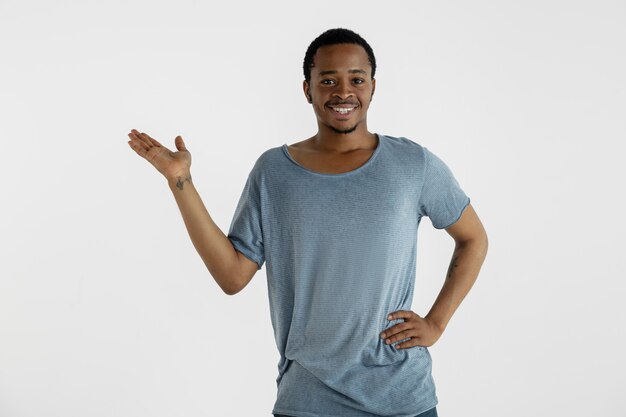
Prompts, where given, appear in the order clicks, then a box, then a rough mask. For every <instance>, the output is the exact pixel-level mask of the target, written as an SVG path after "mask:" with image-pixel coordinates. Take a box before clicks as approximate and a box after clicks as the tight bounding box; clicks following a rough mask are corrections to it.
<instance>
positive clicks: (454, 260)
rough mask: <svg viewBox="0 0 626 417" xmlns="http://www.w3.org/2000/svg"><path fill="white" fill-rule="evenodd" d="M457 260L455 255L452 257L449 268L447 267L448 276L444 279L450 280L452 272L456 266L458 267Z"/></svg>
mask: <svg viewBox="0 0 626 417" xmlns="http://www.w3.org/2000/svg"><path fill="white" fill-rule="evenodd" d="M457 259H459V257H458V256H456V255H454V256H453V257H452V261H450V266H449V267H448V274H447V275H446V278H450V276H452V270H453V269H454V268H456V267H457V266H459V265H458V264H457V263H456V261H457Z"/></svg>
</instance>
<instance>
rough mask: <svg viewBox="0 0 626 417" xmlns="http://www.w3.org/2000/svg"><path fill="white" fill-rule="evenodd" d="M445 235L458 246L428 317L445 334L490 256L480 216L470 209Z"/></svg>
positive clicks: (469, 207) (466, 210) (470, 207)
mask: <svg viewBox="0 0 626 417" xmlns="http://www.w3.org/2000/svg"><path fill="white" fill-rule="evenodd" d="M446 232H448V234H449V235H450V236H452V238H453V239H454V241H455V242H456V246H455V249H454V253H453V255H452V260H451V262H450V266H449V268H448V273H447V275H446V279H445V282H444V284H443V287H442V289H441V291H440V292H439V295H438V297H437V299H436V300H435V303H434V304H433V306H432V308H431V309H430V311H429V312H428V314H427V315H426V316H425V319H427V320H430V321H431V322H432V323H433V324H434V325H435V326H436V327H437V328H438V329H439V331H440V333H443V331H444V330H445V328H446V326H447V325H448V322H449V321H450V319H451V318H452V315H453V314H454V312H455V311H456V309H457V308H458V307H459V305H460V304H461V301H463V299H464V298H465V296H466V295H467V293H468V292H469V290H470V288H472V285H474V282H475V281H476V278H477V277H478V273H479V272H480V268H481V266H482V264H483V261H484V260H485V257H486V256H487V247H488V239H487V233H486V232H485V229H484V228H483V225H482V223H481V222H480V219H479V218H478V215H477V214H476V212H475V211H474V209H473V207H472V205H471V204H470V205H468V206H467V208H466V209H465V211H464V212H463V214H462V215H461V218H460V219H459V220H458V221H457V222H456V223H454V224H453V225H452V226H450V227H448V228H447V229H446Z"/></svg>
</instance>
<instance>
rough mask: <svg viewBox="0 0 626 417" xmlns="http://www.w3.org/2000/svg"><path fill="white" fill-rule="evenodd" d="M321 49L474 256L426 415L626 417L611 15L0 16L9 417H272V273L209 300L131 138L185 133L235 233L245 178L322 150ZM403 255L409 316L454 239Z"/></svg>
mask: <svg viewBox="0 0 626 417" xmlns="http://www.w3.org/2000/svg"><path fill="white" fill-rule="evenodd" d="M331 27H347V28H350V29H353V30H355V31H356V32H358V33H360V34H361V35H362V36H364V37H365V39H367V40H368V42H369V43H370V44H371V45H372V47H373V48H374V52H375V54H376V58H377V60H378V65H379V67H378V71H377V74H376V78H377V90H376V94H375V96H374V101H373V103H372V106H371V107H370V111H369V119H368V126H369V129H370V131H373V132H379V133H383V134H388V135H393V136H405V137H408V138H410V139H412V140H414V141H416V142H418V143H420V144H422V145H425V146H427V147H428V148H429V149H430V150H431V151H433V152H434V153H435V154H436V155H438V156H439V157H441V158H442V159H443V160H444V161H445V162H446V163H447V164H448V165H449V166H450V168H451V169H452V170H453V172H454V174H455V176H456V177H457V179H458V181H459V183H460V184H461V186H462V187H463V189H464V190H465V191H466V193H467V194H468V195H469V196H470V197H471V199H472V204H473V206H474V208H475V209H476V211H477V213H478V214H479V216H480V217H481V219H482V221H483V224H484V225H485V228H486V229H487V232H488V234H489V239H490V248H489V254H488V256H487V260H486V261H485V264H484V265H483V269H482V271H481V274H480V276H479V278H478V280H477V282H476V284H475V285H474V287H473V288H472V290H471V291H470V293H469V294H468V296H467V297H466V299H465V300H464V301H463V303H462V304H461V306H460V308H459V309H458V310H457V312H456V314H455V315H454V316H453V318H452V320H451V322H450V324H449V325H448V328H447V330H446V332H445V333H444V334H443V336H442V338H441V339H440V340H439V341H438V342H437V343H436V344H435V345H433V346H432V347H431V348H430V352H431V354H432V357H433V376H434V378H435V383H436V386H437V394H438V398H439V405H438V407H437V408H438V410H439V415H440V416H442V417H452V416H464V417H473V416H475V417H483V416H494V417H496V416H497V417H501V416H508V417H517V416H520V417H521V416H530V415H533V416H553V415H558V416H588V415H594V416H606V417H608V416H616V417H617V416H626V400H624V399H623V393H624V388H625V387H626V366H625V365H626V360H625V359H624V354H623V353H624V352H625V351H626V334H625V320H624V319H625V312H624V308H623V305H622V303H623V300H624V296H625V295H626V291H625V290H626V285H625V284H624V278H625V277H626V274H624V266H623V264H622V260H623V259H624V246H625V245H624V232H625V229H626V228H625V220H624V212H625V209H626V207H625V204H624V202H625V199H624V188H625V187H624V179H625V178H626V172H625V170H624V167H623V165H622V164H623V162H624V156H623V152H624V150H625V147H624V141H625V140H626V122H625V120H626V118H625V116H626V81H625V80H626V77H625V76H624V74H626V54H625V52H626V48H625V46H626V3H625V2H624V1H608V0H605V1H546V0H541V1H523V2H522V1H518V2H511V1H474V2H465V1H447V2H435V1H429V2H426V1H419V2H417V1H393V2H388V3H387V4H386V5H385V4H384V3H381V2H357V3H354V2H338V1H315V2H287V1H283V2H268V1H263V2H252V1H250V2H247V3H246V2H236V1H233V2H229V3H220V4H219V6H214V5H212V4H210V3H208V2H204V3H203V2H200V1H177V2H173V1H172V2H169V3H166V2H152V1H151V2H149V1H108V2H104V1H102V2H96V1H55V2H44V1H36V2H28V1H20V2H18V1H8V0H0V140H1V141H2V142H1V145H2V146H1V152H2V158H1V162H0V175H1V177H2V178H3V182H2V191H1V192H0V198H1V200H2V202H1V205H0V210H1V216H0V245H1V247H0V257H1V261H0V277H1V278H0V416H3V417H41V416H63V417H69V416H72V417H74V416H76V417H79V416H80V417H82V416H90V417H100V416H153V417H156V416H218V415H219V416H270V413H271V410H272V406H273V404H274V401H275V397H276V381H275V379H276V376H277V363H278V359H279V356H278V350H277V348H276V344H275V342H274V339H273V332H272V328H271V323H270V318H269V304H268V299H267V282H266V275H265V266H264V267H263V269H262V270H261V271H259V272H258V273H257V275H256V276H255V277H254V279H253V280H252V281H251V283H250V284H249V285H248V286H247V287H246V288H245V289H244V290H243V291H242V292H241V293H239V294H237V295H236V296H233V297H231V296H227V295H225V294H224V293H223V292H222V291H221V290H220V289H219V287H218V285H217V284H216V282H215V281H214V280H213V278H212V277H211V276H210V275H209V273H208V271H207V270H206V268H205V266H204V264H203V263H202V260H201V259H200V257H199V256H198V255H197V253H196V252H195V249H194V247H193V245H192V243H191V241H190V239H189V237H188V235H187V231H186V229H185V227H184V223H183V221H182V217H181V216H180V212H179V211H178V207H177V205H176V203H175V200H174V198H173V196H172V194H171V191H170V190H169V188H168V187H167V183H166V181H165V179H164V178H163V177H162V176H161V175H160V174H159V173H158V172H157V171H156V170H155V169H154V168H153V167H152V166H151V165H150V164H148V163H147V162H146V161H145V160H143V159H142V158H141V157H139V156H138V155H137V154H136V153H135V152H134V151H133V150H132V149H131V148H130V147H129V146H128V144H127V141H128V137H127V133H128V132H129V131H130V130H131V129H133V128H136V129H138V130H140V131H145V132H147V133H149V134H151V135H152V136H153V137H155V138H157V139H158V140H159V141H161V142H162V143H163V144H164V145H166V146H169V147H171V148H174V137H175V136H176V135H179V134H180V135H182V136H183V138H184V139H185V141H186V144H187V147H188V149H189V150H190V151H191V153H192V156H193V163H192V175H193V178H194V183H195V185H196V188H197V189H198V191H199V192H200V195H201V196H202V198H203V201H204V203H205V205H206V206H207V209H208V210H209V213H210V214H211V216H212V218H213V219H214V221H215V222H216V223H217V224H218V226H220V228H221V229H222V230H223V231H225V232H226V231H227V229H228V227H229V223H230V221H231V219H232V215H233V213H234V209H235V206H236V203H237V200H238V198H239V195H240V193H241V190H242V189H243V185H244V183H245V179H246V176H247V174H248V172H249V171H250V169H251V168H252V165H253V164H254V162H255V160H256V158H257V157H258V156H259V155H260V154H261V153H262V152H263V151H265V150H267V149H269V148H271V147H275V146H280V145H282V144H284V143H288V144H291V143H295V142H297V141H300V140H302V139H305V138H307V137H309V136H311V135H312V134H314V133H315V131H316V127H317V125H316V123H315V117H314V113H313V111H312V109H311V107H310V105H309V104H308V103H307V102H306V100H305V98H304V96H303V94H302V88H301V84H302V79H303V75H302V59H303V57H304V52H305V50H306V47H307V46H308V44H309V43H310V42H311V41H312V40H313V39H314V38H315V37H316V36H317V35H319V34H320V33H321V32H323V31H324V30H326V29H328V28H331ZM418 239H419V240H418V242H419V245H418V246H419V249H418V267H417V269H418V270H417V273H418V278H417V283H416V294H415V299H414V302H413V310H414V311H415V312H417V313H418V314H421V315H425V314H426V313H427V312H428V309H429V308H430V306H431V305H432V303H433V301H434V300H435V298H436V295H437V293H438V292H439V289H440V288H441V285H442V284H443V278H444V276H445V273H446V270H447V267H448V263H449V260H450V256H451V254H452V250H453V247H454V242H453V240H452V239H451V238H450V237H449V236H448V235H447V234H446V233H445V232H444V231H440V230H435V229H434V228H433V227H432V225H431V224H430V222H429V221H428V220H427V219H425V221H424V222H423V223H422V225H421V228H420V232H419V238H418ZM381 383H384V381H382V382H381Z"/></svg>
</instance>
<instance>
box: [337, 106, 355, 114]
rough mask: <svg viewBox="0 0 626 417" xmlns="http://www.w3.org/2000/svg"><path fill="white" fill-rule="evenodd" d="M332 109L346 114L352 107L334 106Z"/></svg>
mask: <svg viewBox="0 0 626 417" xmlns="http://www.w3.org/2000/svg"><path fill="white" fill-rule="evenodd" d="M333 110H335V111H336V112H337V113H341V114H347V113H348V112H351V111H352V110H354V107H349V108H344V107H335V108H333Z"/></svg>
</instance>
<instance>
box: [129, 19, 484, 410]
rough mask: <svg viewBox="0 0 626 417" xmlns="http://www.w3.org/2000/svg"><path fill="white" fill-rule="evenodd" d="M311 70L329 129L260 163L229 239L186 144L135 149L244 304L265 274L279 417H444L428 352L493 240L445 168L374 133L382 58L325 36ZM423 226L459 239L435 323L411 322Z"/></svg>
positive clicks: (407, 144) (406, 143)
mask: <svg viewBox="0 0 626 417" xmlns="http://www.w3.org/2000/svg"><path fill="white" fill-rule="evenodd" d="M303 70H304V82H303V89H304V95H305V97H306V99H307V100H308V102H309V103H310V104H311V105H312V107H313V110H314V112H315V115H316V117H317V126H318V130H317V132H316V133H315V134H314V135H313V136H311V137H309V138H308V139H305V140H302V141H300V142H297V143H294V144H292V145H287V144H283V145H282V146H277V147H274V148H271V149H269V150H267V151H265V152H264V153H263V154H262V155H260V156H259V158H258V159H257V161H256V163H255V165H254V167H253V168H252V170H251V171H250V173H249V175H248V178H247V181H246V184H245V186H244V188H243V192H242V194H241V197H240V199H239V203H238V205H237V208H236V210H235V214H234V216H233V220H232V222H231V225H230V229H229V232H228V235H227V236H226V235H224V233H222V231H221V230H220V229H219V228H218V227H217V226H216V225H215V223H214V222H213V221H212V219H211V217H210V216H209V214H208V212H207V211H206V209H205V207H204V204H203V203H202V200H201V199H200V196H199V195H198V193H197V191H196V189H195V187H194V184H193V182H192V179H191V174H190V166H191V156H190V153H189V151H188V150H187V148H186V147H185V144H184V143H183V140H182V138H181V137H180V136H178V137H177V138H176V140H175V145H176V148H177V149H178V152H171V151H169V150H168V149H167V148H165V147H164V146H162V145H161V144H160V143H159V142H157V141H156V140H154V139H152V138H151V137H150V136H148V135H147V134H145V133H139V132H137V131H136V130H133V131H132V132H131V133H130V134H129V136H130V138H131V140H130V141H129V144H130V146H131V147H132V148H133V149H134V150H135V151H136V152H137V153H138V154H139V155H141V156H142V157H144V158H145V159H147V160H148V161H149V162H150V163H152V164H153V165H154V166H155V167H156V168H157V169H158V170H159V172H161V173H162V174H163V175H164V176H165V177H166V178H167V180H168V183H169V185H170V189H171V190H172V192H173V193H174V197H175V199H176V201H177V203H178V206H179V208H180V211H181V213H182V216H183V218H184V221H185V225H186V227H187V230H188V232H189V235H190V237H191V239H192V241H193V243H194V246H195V248H196V250H197V251H198V253H199V255H200V256H201V257H202V259H203V261H204V262H205V264H206V266H207V268H208V270H209V272H210V273H211V275H212V276H213V277H214V279H215V280H216V282H217V283H218V284H219V286H220V287H221V288H222V289H223V291H224V292H226V293H227V294H230V295H233V294H236V293H238V292H239V291H241V290H242V289H243V288H244V287H245V286H246V285H247V284H248V283H249V282H250V280H251V279H252V277H253V276H254V275H255V273H256V272H257V271H258V270H259V269H261V267H262V266H263V264H264V263H265V262H267V285H268V295H269V301H270V314H271V322H272V326H273V329H274V336H275V340H276V345H277V348H278V351H279V353H280V360H279V363H278V377H277V379H276V382H277V388H278V393H277V399H276V402H275V404H274V407H273V410H272V412H273V413H274V415H275V416H277V417H278V416H293V417H315V416H341V417H352V416H354V417H356V416H359V417H361V416H372V417H373V416H394V417H415V416H420V417H433V416H437V408H436V405H437V404H438V399H437V395H436V392H435V384H434V380H433V377H432V375H431V369H432V361H431V356H430V353H429V350H428V347H430V346H432V345H433V344H434V343H435V342H436V341H437V340H438V339H439V338H440V337H441V335H442V333H443V332H444V329H445V328H446V326H447V324H448V322H449V321H450V319H451V317H452V315H453V314H454V312H455V311H456V309H457V308H458V306H459V305H460V303H461V301H462V300H463V299H464V298H465V296H466V294H467V293H468V292H469V290H470V288H471V287H472V285H473V283H474V282H475V280H476V278H477V276H478V273H479V271H480V268H481V266H482V263H483V261H484V259H485V256H486V253H487V246H488V244H487V235H486V233H485V230H484V228H483V226H482V224H481V222H480V220H479V218H478V216H477V214H476V212H475V211H474V209H473V207H472V205H471V204H470V199H469V197H468V196H467V195H466V194H465V193H464V192H463V190H462V189H461V187H460V186H459V183H458V182H457V180H456V179H455V177H454V176H453V174H452V172H451V170H450V169H449V168H448V166H447V165H446V164H445V163H444V162H443V161H442V160H441V159H439V158H438V157H437V156H435V155H434V154H433V153H432V152H430V151H429V150H428V149H427V148H426V147H424V146H422V145H420V144H418V143H417V142H415V141H412V140H410V139H408V138H404V137H394V136H389V135H384V134H380V133H372V132H370V131H369V130H368V127H367V111H368V109H369V106H370V103H371V102H372V97H373V95H374V91H375V88H376V80H375V78H374V76H375V72H376V60H375V57H374V53H373V51H372V48H371V47H370V46H369V44H368V43H367V42H366V41H365V40H364V39H363V38H362V37H361V36H359V35H358V34H356V33H354V32H352V31H350V30H347V29H331V30H328V31H326V32H324V33H323V34H321V35H320V36H319V37H318V38H316V39H315V40H314V41H313V42H312V43H311V45H310V46H309V48H308V50H307V51H306V54H305V58H304V64H303ZM423 217H428V218H429V219H430V221H431V223H432V225H433V226H434V227H435V228H437V229H445V230H446V232H447V233H448V234H449V235H450V236H451V237H452V238H453V239H454V241H455V249H454V253H453V254H452V260H451V262H450V265H449V267H448V272H447V276H446V277H445V281H444V284H443V287H442V289H441V291H440V293H439V295H438V297H437V299H436V300H435V302H434V304H433V306H432V308H431V309H430V310H429V312H428V314H426V315H425V316H421V315H419V314H417V313H416V312H414V311H412V310H411V303H412V300H413V290H414V285H415V274H416V255H417V231H418V226H419V224H420V222H421V219H422V218H423Z"/></svg>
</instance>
